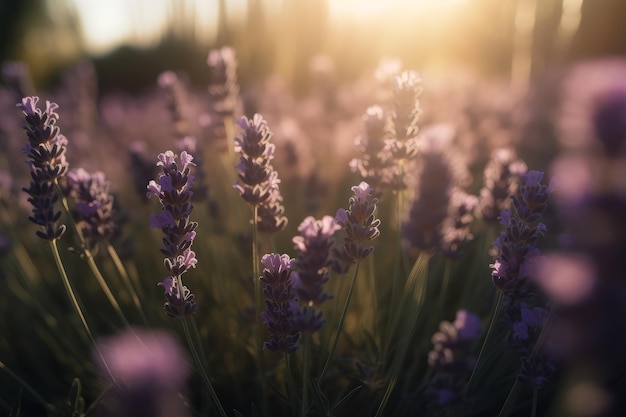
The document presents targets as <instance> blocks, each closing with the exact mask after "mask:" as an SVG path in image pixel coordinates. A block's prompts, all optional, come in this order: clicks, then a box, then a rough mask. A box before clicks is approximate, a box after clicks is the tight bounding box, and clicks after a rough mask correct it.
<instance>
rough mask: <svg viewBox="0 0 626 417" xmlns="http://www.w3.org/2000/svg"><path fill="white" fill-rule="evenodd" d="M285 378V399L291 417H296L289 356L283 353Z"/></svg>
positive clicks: (294, 390)
mask: <svg viewBox="0 0 626 417" xmlns="http://www.w3.org/2000/svg"><path fill="white" fill-rule="evenodd" d="M285 374H286V375H285V376H286V380H287V398H289V404H290V405H291V407H290V408H291V416H292V417H296V408H295V403H294V395H295V394H296V389H295V385H296V384H295V383H294V381H293V373H292V371H291V354H290V353H286V352H285Z"/></svg>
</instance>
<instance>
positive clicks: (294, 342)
mask: <svg viewBox="0 0 626 417" xmlns="http://www.w3.org/2000/svg"><path fill="white" fill-rule="evenodd" d="M294 262H295V261H294V259H292V258H290V257H289V255H285V254H283V255H279V254H277V253H271V254H266V255H263V257H262V258H261V263H262V264H263V266H264V267H265V269H264V270H263V275H262V276H261V278H260V279H261V281H262V282H263V283H264V284H265V287H264V288H263V294H265V297H266V299H265V310H263V311H262V312H261V318H262V319H263V323H265V325H266V326H267V329H268V330H269V340H268V341H267V342H265V343H263V348H264V349H268V350H272V351H277V352H285V353H292V352H295V351H296V350H297V349H298V339H299V338H300V332H299V330H298V329H297V328H296V327H295V326H294V323H293V316H294V314H293V311H294V305H295V304H296V298H295V291H294V288H293V281H292V273H293V271H292V268H293V265H294ZM295 308H296V309H297V307H295Z"/></svg>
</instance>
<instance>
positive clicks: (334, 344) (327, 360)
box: [319, 259, 360, 384]
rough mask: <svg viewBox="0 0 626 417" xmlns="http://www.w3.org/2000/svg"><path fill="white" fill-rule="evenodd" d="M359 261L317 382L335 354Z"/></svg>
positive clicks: (320, 380)
mask: <svg viewBox="0 0 626 417" xmlns="http://www.w3.org/2000/svg"><path fill="white" fill-rule="evenodd" d="M359 264H360V262H359V260H358V259H357V261H356V264H355V265H354V273H353V274H352V281H351V282H350V289H348V296H347V297H346V303H345V304H344V306H343V311H342V312H341V317H340V318H339V324H338V325H337V331H336V332H335V337H334V340H333V344H332V346H331V348H330V351H329V352H328V358H327V359H326V364H324V368H323V369H322V373H321V374H320V377H319V382H320V384H321V382H322V381H323V380H324V376H325V375H326V370H327V369H328V364H329V363H330V360H331V359H332V357H333V354H334V353H335V349H336V348H337V342H338V340H339V335H340V334H341V331H342V329H343V322H344V320H345V319H346V315H347V313H348V307H349V306H350V299H351V298H352V293H353V292H354V284H355V283H356V277H357V275H358V273H359Z"/></svg>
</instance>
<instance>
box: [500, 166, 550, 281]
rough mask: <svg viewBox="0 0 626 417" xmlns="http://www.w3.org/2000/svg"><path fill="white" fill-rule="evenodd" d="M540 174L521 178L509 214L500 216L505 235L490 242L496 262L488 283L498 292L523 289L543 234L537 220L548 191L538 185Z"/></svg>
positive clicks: (536, 173) (546, 188)
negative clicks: (495, 253)
mask: <svg viewBox="0 0 626 417" xmlns="http://www.w3.org/2000/svg"><path fill="white" fill-rule="evenodd" d="M542 178H543V174H542V173H538V172H537V171H530V172H529V173H527V174H526V175H525V176H524V182H523V184H522V185H521V186H520V187H519V195H515V196H513V197H512V199H513V210H512V211H511V212H506V211H505V212H503V213H502V215H501V221H502V222H503V225H504V226H505V228H506V229H505V231H504V232H502V233H501V234H500V236H499V237H498V238H497V239H496V241H495V242H494V246H495V247H496V248H497V249H498V252H499V254H498V258H497V259H496V260H495V262H494V263H493V264H491V265H490V267H491V268H492V269H493V271H492V273H491V277H492V281H493V283H494V285H495V286H496V288H497V289H499V290H501V291H515V290H519V289H520V288H521V287H524V286H526V285H527V283H528V282H527V281H528V278H529V272H530V269H529V267H530V264H531V262H533V260H534V259H535V258H536V257H537V255H538V251H537V250H536V246H535V242H536V241H537V239H538V238H539V237H540V236H542V235H543V234H544V233H545V232H546V230H547V229H546V227H545V225H543V224H541V223H537V220H538V219H539V217H540V216H541V214H542V213H543V211H544V210H545V208H546V207H547V203H546V202H547V199H548V197H549V195H550V191H551V187H547V186H545V185H543V184H541V183H540V182H539V181H540V180H541V179H542Z"/></svg>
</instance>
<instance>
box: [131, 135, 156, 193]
mask: <svg viewBox="0 0 626 417" xmlns="http://www.w3.org/2000/svg"><path fill="white" fill-rule="evenodd" d="M127 154H128V159H129V169H130V172H131V174H132V179H133V186H134V187H135V191H136V192H137V194H138V195H139V196H140V197H141V198H142V201H147V199H146V184H147V183H148V182H149V181H150V179H152V178H154V177H155V176H156V173H157V169H156V166H155V164H154V162H152V160H151V159H149V158H148V157H147V156H146V145H145V143H143V142H133V143H132V144H131V145H130V146H129V147H128V150H127Z"/></svg>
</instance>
